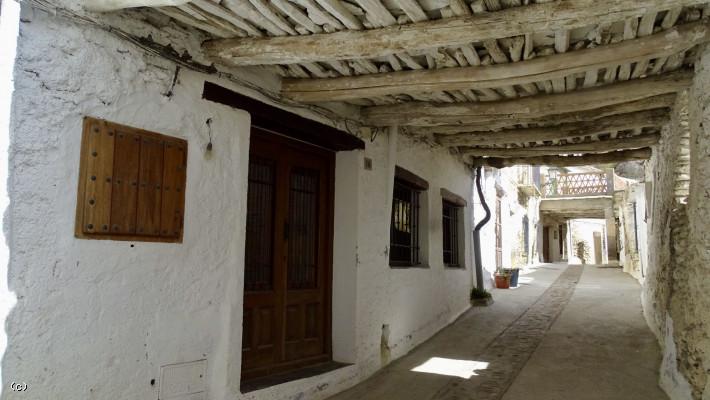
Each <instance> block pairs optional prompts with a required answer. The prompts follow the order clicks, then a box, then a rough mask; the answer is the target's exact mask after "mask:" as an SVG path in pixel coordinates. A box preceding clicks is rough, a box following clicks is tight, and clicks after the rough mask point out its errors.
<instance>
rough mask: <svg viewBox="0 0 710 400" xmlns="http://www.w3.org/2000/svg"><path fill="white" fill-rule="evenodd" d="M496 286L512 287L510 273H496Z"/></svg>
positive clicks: (501, 287)
mask: <svg viewBox="0 0 710 400" xmlns="http://www.w3.org/2000/svg"><path fill="white" fill-rule="evenodd" d="M495 278H496V288H498V289H510V275H496V277H495Z"/></svg>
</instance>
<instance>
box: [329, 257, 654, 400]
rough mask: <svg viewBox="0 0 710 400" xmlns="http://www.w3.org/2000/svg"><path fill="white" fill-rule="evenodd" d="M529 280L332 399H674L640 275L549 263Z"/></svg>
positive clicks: (501, 292) (502, 292) (496, 294)
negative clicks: (647, 317) (665, 388)
mask: <svg viewBox="0 0 710 400" xmlns="http://www.w3.org/2000/svg"><path fill="white" fill-rule="evenodd" d="M520 280H521V285H520V286H519V287H518V288H516V289H511V290H494V292H493V296H494V299H495V303H494V304H493V305H491V306H489V307H477V308H473V309H471V310H470V311H468V312H467V313H465V314H464V315H463V316H462V317H461V318H459V319H458V320H457V321H456V322H455V323H453V324H452V325H451V326H449V327H447V328H445V329H444V330H442V331H441V332H439V333H438V334H437V335H435V336H434V337H433V338H432V339H430V340H429V341H427V342H425V343H424V344H422V345H420V346H419V347H417V348H416V349H414V350H413V351H412V352H410V353H409V354H408V355H406V356H404V357H402V358H401V359H399V360H397V361H395V362H393V363H392V364H390V365H388V366H387V367H386V368H384V369H383V370H381V371H379V372H378V373H376V374H375V375H374V376H372V377H371V378H370V379H368V380H366V381H365V382H362V383H361V384H359V385H357V386H355V387H354V388H352V389H350V390H348V391H346V392H343V393H341V394H339V395H337V396H334V397H332V398H331V400H355V399H368V400H369V399H372V400H378V399H382V400H385V399H386V400H399V399H402V400H404V399H406V400H419V399H421V400H435V399H437V400H438V399H442V400H453V399H458V400H499V399H502V400H562V399H564V400H591V399H598V400H617V399H618V400H622V399H623V400H637V399H638V400H641V399H643V400H666V399H667V396H666V395H665V394H664V393H663V392H662V391H661V389H660V388H659V387H658V383H657V382H658V369H659V366H660V362H661V356H660V350H659V348H658V345H657V343H656V339H655V337H654V336H653V335H652V334H651V332H650V331H649V329H648V327H647V326H646V323H645V321H644V319H643V315H642V314H641V304H640V299H639V290H640V287H639V285H638V283H637V282H636V281H635V280H634V279H633V278H631V277H630V276H628V275H626V274H624V273H623V272H622V271H621V269H619V268H609V267H597V266H586V267H581V266H569V267H568V266H567V265H566V264H544V265H540V266H537V267H535V268H533V269H531V270H530V272H527V273H526V274H524V275H521V279H520Z"/></svg>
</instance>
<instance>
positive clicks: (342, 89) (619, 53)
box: [281, 21, 710, 102]
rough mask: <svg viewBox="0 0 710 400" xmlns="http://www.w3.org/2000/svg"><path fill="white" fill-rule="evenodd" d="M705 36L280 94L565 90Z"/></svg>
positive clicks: (335, 82)
mask: <svg viewBox="0 0 710 400" xmlns="http://www.w3.org/2000/svg"><path fill="white" fill-rule="evenodd" d="M707 41H710V24H708V23H707V22H706V21H702V22H696V23H692V24H687V25H681V26H679V27H676V28H673V29H670V30H668V31H662V32H660V33H657V34H655V35H652V36H645V37H642V38H638V39H634V40H626V41H623V42H619V43H615V44H612V45H608V46H599V47H594V48H590V49H585V50H578V51H573V52H565V53H561V54H556V55H552V56H548V57H537V58H534V59H532V60H527V61H522V62H515V63H506V64H495V65H489V66H475V67H461V68H445V69H438V70H420V71H399V72H391V73H385V74H371V75H361V76H353V77H340V78H331V79H285V80H284V81H283V83H282V86H281V93H282V94H283V95H284V96H285V97H288V98H290V99H293V100H295V101H300V102H322V101H337V100H350V99H359V98H367V97H372V96H385V95H392V94H401V93H417V92H436V91H444V90H465V89H483V88H498V87H502V86H509V85H525V84H530V83H534V82H541V81H546V80H561V81H562V89H563V90H561V92H564V78H565V77H566V76H569V75H573V74H577V73H581V72H586V71H589V70H597V69H602V68H605V67H606V66H608V65H610V64H622V65H629V64H631V63H635V62H640V61H641V60H648V59H652V58H660V57H668V56H670V55H673V54H676V53H680V52H683V51H686V50H688V49H690V48H691V47H693V46H695V45H697V44H699V43H703V42H707ZM555 92H556V93H557V92H558V91H555Z"/></svg>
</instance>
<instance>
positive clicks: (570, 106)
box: [155, 0, 710, 167]
mask: <svg viewBox="0 0 710 400" xmlns="http://www.w3.org/2000/svg"><path fill="white" fill-rule="evenodd" d="M707 2H708V1H687V0H665V1H662V0H629V1H612V0H596V1H591V0H566V1H553V2H549V1H544V2H543V1H542V0H537V1H536V2H534V1H528V0H473V1H470V0H349V1H346V0H222V1H219V0H194V1H191V2H188V3H185V4H182V5H178V6H174V7H157V8H155V10H157V11H159V12H161V13H164V14H166V15H168V16H170V17H172V18H173V19H175V20H177V21H178V22H179V23H181V24H188V25H191V26H193V27H195V28H198V29H201V30H203V31H205V32H207V33H208V34H209V35H210V36H211V37H212V38H213V39H214V40H211V41H208V42H206V43H205V44H204V45H203V51H204V52H205V54H207V55H208V56H209V57H211V58H212V59H213V60H214V61H215V62H217V63H219V64H223V65H228V66H246V65H265V66H270V67H271V68H273V69H274V71H275V72H276V73H278V74H280V75H281V76H282V77H283V84H282V96H283V97H285V98H289V99H292V100H296V101H298V102H303V103H318V102H330V101H343V102H346V103H350V104H355V105H358V106H361V107H362V122H363V125H365V126H373V127H381V126H393V125H396V126H399V127H400V128H401V129H403V130H404V131H405V132H406V133H409V134H412V135H417V136H424V137H427V138H429V139H432V140H436V141H437V142H439V143H440V144H441V145H444V146H448V147H450V148H451V149H453V150H454V151H456V152H458V153H460V154H462V155H464V156H465V157H466V160H467V161H471V162H473V163H477V164H484V165H493V166H498V167H500V166H507V165H512V164H515V163H530V164H541V163H546V164H553V165H554V164H559V165H583V164H591V163H601V162H615V161H620V160H623V159H645V158H648V157H649V156H650V150H649V149H648V148H649V147H651V146H652V145H653V144H655V143H656V142H657V140H658V138H659V132H660V130H661V128H662V127H663V125H664V124H666V123H667V122H668V120H669V110H670V108H671V107H672V106H673V104H674V101H675V96H676V93H678V92H680V91H682V90H684V89H685V88H686V87H687V86H688V85H689V83H690V80H691V78H692V75H691V74H692V73H691V72H690V68H691V67H692V64H693V62H694V58H695V53H696V49H697V46H698V45H699V44H701V43H704V42H707V41H708V40H710V28H709V25H708V24H707V22H706V19H704V17H706V16H707V14H708V8H707V5H706V3H707ZM430 45H435V46H433V47H426V46H430Z"/></svg>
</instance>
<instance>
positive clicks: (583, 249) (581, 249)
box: [576, 240, 589, 265]
mask: <svg viewBox="0 0 710 400" xmlns="http://www.w3.org/2000/svg"><path fill="white" fill-rule="evenodd" d="M576 250H577V251H576V254H577V257H578V258H579V259H580V260H582V265H585V264H586V263H587V259H588V258H589V244H587V242H585V241H584V240H580V241H579V242H577V245H576Z"/></svg>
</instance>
